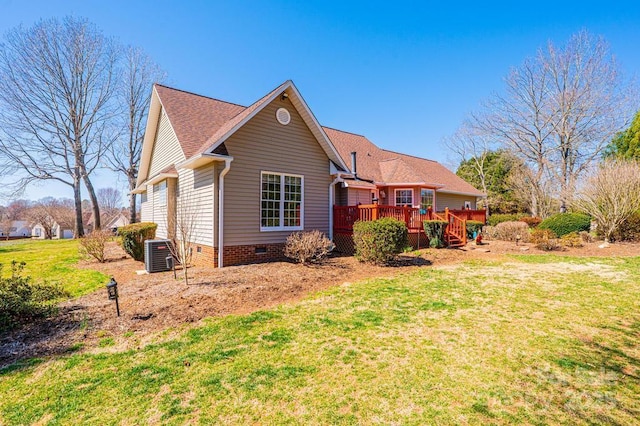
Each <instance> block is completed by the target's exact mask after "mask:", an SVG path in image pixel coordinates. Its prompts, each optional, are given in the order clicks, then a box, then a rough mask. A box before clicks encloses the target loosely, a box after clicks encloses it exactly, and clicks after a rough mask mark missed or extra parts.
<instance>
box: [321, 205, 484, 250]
mask: <svg viewBox="0 0 640 426" xmlns="http://www.w3.org/2000/svg"><path fill="white" fill-rule="evenodd" d="M384 217H393V218H395V219H398V220H400V221H402V222H404V223H405V224H406V225H407V229H408V231H409V235H410V237H411V235H412V234H417V235H416V236H415V237H417V241H418V246H419V245H420V239H421V236H424V237H425V238H426V236H425V235H424V229H423V225H422V222H423V221H425V220H443V221H446V222H449V225H447V228H446V233H445V239H446V242H447V244H448V245H449V246H453V247H456V246H463V245H465V244H466V243H467V232H466V228H467V226H466V225H467V221H468V220H474V221H479V222H483V223H486V217H487V212H486V210H449V209H445V211H444V212H434V211H432V210H431V209H428V210H426V211H424V210H422V211H421V209H419V208H416V207H408V206H404V207H396V206H384V205H378V204H367V205H358V206H333V234H334V236H335V235H343V236H344V235H347V236H351V235H353V224H354V223H355V222H357V221H359V220H361V221H370V220H376V219H382V218H384ZM415 237H414V239H415Z"/></svg>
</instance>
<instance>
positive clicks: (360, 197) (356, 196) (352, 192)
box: [347, 188, 371, 206]
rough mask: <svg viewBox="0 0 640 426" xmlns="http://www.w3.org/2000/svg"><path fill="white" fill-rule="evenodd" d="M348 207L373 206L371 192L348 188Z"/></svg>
mask: <svg viewBox="0 0 640 426" xmlns="http://www.w3.org/2000/svg"><path fill="white" fill-rule="evenodd" d="M348 190H349V191H348V193H347V194H348V197H347V198H348V200H347V203H348V204H347V205H348V206H357V205H358V204H371V190H369V189H359V188H348Z"/></svg>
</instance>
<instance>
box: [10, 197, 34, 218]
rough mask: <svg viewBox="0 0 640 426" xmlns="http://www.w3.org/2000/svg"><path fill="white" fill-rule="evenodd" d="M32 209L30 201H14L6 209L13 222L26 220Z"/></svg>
mask: <svg viewBox="0 0 640 426" xmlns="http://www.w3.org/2000/svg"><path fill="white" fill-rule="evenodd" d="M30 207H31V201H29V200H13V201H11V202H10V203H9V204H8V205H7V207H6V209H7V216H8V218H9V219H11V220H25V217H26V215H27V212H28V211H29V208H30Z"/></svg>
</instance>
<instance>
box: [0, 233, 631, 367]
mask: <svg viewBox="0 0 640 426" xmlns="http://www.w3.org/2000/svg"><path fill="white" fill-rule="evenodd" d="M525 247H526V248H525ZM518 253H520V254H522V253H525V254H526V253H529V254H537V253H544V252H541V251H539V250H537V249H535V248H534V247H532V246H531V245H528V244H520V245H518V246H516V245H515V244H514V243H506V242H502V241H491V242H489V243H488V244H486V245H483V246H478V247H475V246H472V245H468V246H467V247H466V248H465V249H463V250H447V249H440V250H433V249H429V250H423V251H421V252H419V253H414V254H410V255H403V256H401V257H400V259H399V260H398V262H397V263H396V264H395V265H393V266H392V267H381V266H372V265H366V264H361V263H359V262H357V261H356V260H355V259H354V258H353V257H333V258H331V259H329V260H328V261H327V262H326V263H324V264H322V265H316V266H303V265H298V264H293V263H287V262H273V263H264V264H254V265H244V266H231V267H227V268H223V269H213V268H207V267H194V268H190V269H189V270H188V273H189V284H188V285H186V284H185V283H184V281H183V280H182V279H181V277H180V273H181V272H182V271H180V270H179V271H178V279H177V280H176V279H174V277H173V273H172V272H163V273H155V274H144V275H138V273H137V272H138V271H141V270H144V264H143V263H142V262H136V261H134V260H132V259H130V258H128V257H127V256H126V255H125V254H124V252H123V251H122V250H121V249H120V247H118V246H117V245H116V244H115V243H110V245H109V246H108V251H107V259H108V261H107V262H106V263H103V264H99V263H97V262H95V261H89V260H86V261H83V262H81V263H80V265H79V266H80V267H81V268H90V269H96V270H99V271H102V272H103V273H105V274H107V275H110V276H113V277H114V278H115V279H116V281H117V282H118V290H119V294H120V311H121V316H120V317H117V316H116V313H115V306H114V303H113V302H112V301H109V300H108V299H107V294H106V290H98V291H96V292H94V293H92V294H89V295H86V296H83V297H79V298H77V299H73V300H69V301H66V302H64V303H62V304H61V305H60V312H59V314H58V315H57V316H56V317H54V318H51V319H49V320H46V321H40V322H36V323H34V324H31V325H29V326H25V327H22V328H20V329H16V330H13V331H12V332H10V333H6V334H5V335H2V336H0V367H2V366H6V365H9V364H12V363H15V362H17V361H20V360H21V359H25V358H31V357H46V356H53V355H58V354H64V353H68V352H70V351H72V350H74V349H77V348H78V344H80V343H81V344H82V349H81V350H84V351H88V350H93V349H95V348H97V347H99V342H100V341H101V340H102V339H104V338H105V337H111V338H113V339H114V340H115V342H116V347H117V348H125V347H130V346H132V347H138V346H141V345H144V344H146V343H147V342H150V341H152V340H154V339H156V338H157V335H158V333H159V332H161V331H164V330H167V329H169V328H177V327H181V326H183V325H184V324H189V323H195V322H198V321H200V320H201V319H203V318H206V317H212V316H214V317H215V316H222V315H228V314H246V313H250V312H254V311H256V310H261V309H267V308H270V307H274V306H277V305H279V304H282V303H290V302H294V301H297V300H300V299H301V298H303V297H305V296H307V295H308V294H310V293H313V292H316V291H319V290H323V289H327V288H330V287H333V286H336V285H340V284H342V283H344V282H350V281H358V280H363V279H367V278H375V277H390V276H395V275H398V274H401V273H407V272H412V271H415V270H418V269H420V268H425V267H430V266H431V265H434V264H435V265H438V264H447V263H452V262H459V261H463V260H465V259H472V258H479V259H483V258H486V259H499V258H501V257H503V256H504V255H506V254H518ZM554 253H557V254H566V255H571V256H640V244H622V243H620V244H614V245H612V246H611V247H610V248H607V249H600V248H598V247H597V244H588V245H586V246H585V247H582V248H571V249H568V250H567V251H564V252H554ZM131 336H135V338H131Z"/></svg>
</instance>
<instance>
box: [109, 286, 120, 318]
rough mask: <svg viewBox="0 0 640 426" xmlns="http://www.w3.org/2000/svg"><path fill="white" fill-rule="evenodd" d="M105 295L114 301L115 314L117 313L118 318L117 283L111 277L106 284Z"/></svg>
mask: <svg viewBox="0 0 640 426" xmlns="http://www.w3.org/2000/svg"><path fill="white" fill-rule="evenodd" d="M107 294H108V295H109V300H115V301H116V312H117V313H118V316H120V305H118V283H117V282H116V280H115V279H114V278H113V277H111V280H109V284H107Z"/></svg>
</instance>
